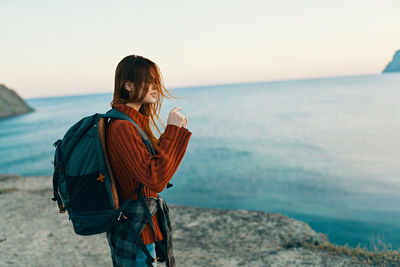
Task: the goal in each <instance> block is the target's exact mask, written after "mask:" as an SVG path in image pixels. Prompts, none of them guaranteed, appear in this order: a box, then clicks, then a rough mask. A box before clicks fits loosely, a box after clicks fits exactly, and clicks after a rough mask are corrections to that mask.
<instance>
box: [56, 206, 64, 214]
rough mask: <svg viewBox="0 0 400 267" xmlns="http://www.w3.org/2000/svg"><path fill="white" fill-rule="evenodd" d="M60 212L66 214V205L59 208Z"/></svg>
mask: <svg viewBox="0 0 400 267" xmlns="http://www.w3.org/2000/svg"><path fill="white" fill-rule="evenodd" d="M58 210H59V212H60V213H65V207H64V205H60V206H58Z"/></svg>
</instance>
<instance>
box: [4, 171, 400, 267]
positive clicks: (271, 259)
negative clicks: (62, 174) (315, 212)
mask: <svg viewBox="0 0 400 267" xmlns="http://www.w3.org/2000/svg"><path fill="white" fill-rule="evenodd" d="M51 179H52V177H50V176H35V177H22V176H17V175H0V207H1V210H2V216H1V217H0V225H1V227H0V247H1V249H0V265H1V266H26V265H29V266H111V265H112V264H111V257H110V251H109V247H108V244H107V240H106V237H105V234H99V235H93V236H85V237H83V236H79V235H77V234H75V233H74V231H73V228H72V223H71V222H70V221H69V220H68V215H67V213H65V214H60V213H58V207H57V204H56V202H55V201H52V200H51V198H52V193H53V192H52V181H51ZM168 206H169V208H170V215H171V219H172V227H173V231H174V232H173V246H174V255H175V260H176V262H177V266H243V265H245V266H250V265H251V266H310V265H312V266H343V265H345V266H382V265H381V264H384V265H385V266H396V265H400V250H398V251H389V250H385V251H381V252H371V251H367V250H364V249H361V248H349V247H347V246H337V245H334V244H332V243H330V242H329V240H328V238H327V237H326V235H324V234H323V233H317V232H316V231H314V230H313V229H311V227H310V226H309V225H308V224H307V223H305V222H302V221H300V220H296V219H292V218H289V217H287V216H284V215H281V214H278V213H268V212H263V211H247V210H225V209H210V208H199V207H186V206H178V205H172V204H169V205H168ZM157 265H158V266H165V264H164V263H160V262H159V263H158V264H157Z"/></svg>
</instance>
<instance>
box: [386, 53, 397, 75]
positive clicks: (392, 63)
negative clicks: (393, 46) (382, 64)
mask: <svg viewBox="0 0 400 267" xmlns="http://www.w3.org/2000/svg"><path fill="white" fill-rule="evenodd" d="M397 71H400V50H397V51H396V53H394V55H393V59H392V61H390V62H389V63H388V64H387V66H386V68H385V69H384V70H383V73H385V72H397Z"/></svg>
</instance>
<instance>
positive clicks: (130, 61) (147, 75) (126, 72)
mask: <svg viewBox="0 0 400 267" xmlns="http://www.w3.org/2000/svg"><path fill="white" fill-rule="evenodd" d="M127 81H129V82H132V83H133V85H134V88H135V90H132V91H128V90H126V88H125V83H126V82H127ZM150 84H153V88H154V89H156V90H157V92H158V95H159V100H158V101H157V102H156V103H152V104H146V103H144V104H142V106H141V107H140V109H139V112H140V113H142V114H143V115H145V116H147V117H149V121H148V122H149V123H148V124H147V125H146V126H145V128H144V129H143V131H144V132H145V133H146V134H147V136H148V137H149V139H150V141H151V143H152V145H153V147H154V149H155V150H158V146H159V143H158V139H157V138H156V137H155V136H154V134H153V132H152V130H151V127H150V122H151V124H152V125H153V126H154V127H155V128H156V129H157V131H158V133H159V134H161V132H160V129H159V128H158V126H157V124H156V120H158V121H159V122H160V123H161V125H162V126H163V127H164V128H165V126H164V124H163V123H162V121H161V119H160V117H159V114H160V109H161V105H162V101H163V97H166V98H177V97H175V96H173V95H172V94H171V93H170V92H169V91H168V90H167V89H166V88H165V86H164V84H163V81H162V76H161V72H160V69H159V67H158V66H157V64H156V63H154V62H153V61H151V60H149V59H147V58H144V57H142V56H138V55H129V56H126V57H124V58H123V59H122V60H121V61H120V62H119V63H118V65H117V69H116V71H115V84H114V97H113V100H112V101H111V103H110V105H111V106H114V105H115V104H126V103H131V102H133V103H135V102H139V101H141V100H143V99H144V97H145V96H146V94H147V91H148V89H149V86H150ZM136 88H144V90H136ZM140 92H141V94H140Z"/></svg>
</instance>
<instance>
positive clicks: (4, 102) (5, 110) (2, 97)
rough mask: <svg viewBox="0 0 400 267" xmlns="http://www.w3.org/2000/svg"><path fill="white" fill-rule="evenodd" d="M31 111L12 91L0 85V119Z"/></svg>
mask: <svg viewBox="0 0 400 267" xmlns="http://www.w3.org/2000/svg"><path fill="white" fill-rule="evenodd" d="M30 111H33V109H32V108H31V107H29V106H28V105H27V104H26V103H25V101H24V100H23V99H22V98H21V97H20V96H19V95H18V94H17V93H16V92H15V91H14V90H12V89H10V88H7V87H6V86H5V85H3V84H0V119H1V118H6V117H11V116H16V115H20V114H24V113H27V112H30Z"/></svg>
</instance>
